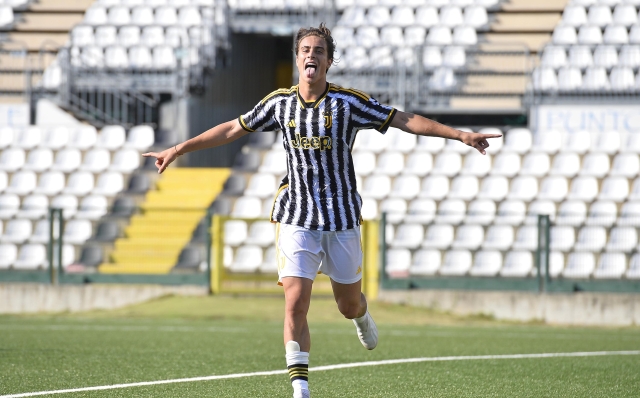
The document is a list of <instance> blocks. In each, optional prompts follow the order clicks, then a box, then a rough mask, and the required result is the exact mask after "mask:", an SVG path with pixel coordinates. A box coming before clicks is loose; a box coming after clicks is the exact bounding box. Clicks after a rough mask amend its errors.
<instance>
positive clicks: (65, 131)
mask: <svg viewBox="0 0 640 398" xmlns="http://www.w3.org/2000/svg"><path fill="white" fill-rule="evenodd" d="M2 134H4V133H2ZM70 139H71V130H70V129H69V128H68V127H65V126H58V127H54V128H52V129H49V130H47V131H46V132H45V133H44V134H43V137H42V142H41V143H40V146H41V147H42V148H49V149H52V150H60V149H62V148H64V147H65V146H66V145H67V144H68V143H69V140H70ZM0 147H1V145H0Z"/></svg>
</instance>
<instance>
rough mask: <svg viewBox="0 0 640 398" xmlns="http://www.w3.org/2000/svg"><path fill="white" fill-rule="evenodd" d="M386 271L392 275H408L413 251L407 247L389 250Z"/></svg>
mask: <svg viewBox="0 0 640 398" xmlns="http://www.w3.org/2000/svg"><path fill="white" fill-rule="evenodd" d="M386 254H387V258H386V267H385V271H386V273H387V275H388V276H390V277H392V278H393V277H406V276H407V275H408V273H409V267H410V266H411V252H410V251H409V250H407V249H395V248H394V249H389V250H387V253H386Z"/></svg>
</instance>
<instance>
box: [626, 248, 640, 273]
mask: <svg viewBox="0 0 640 398" xmlns="http://www.w3.org/2000/svg"><path fill="white" fill-rule="evenodd" d="M624 276H625V277H626V278H627V279H640V253H636V254H634V255H633V256H632V257H631V261H629V269H627V272H625V273H624Z"/></svg>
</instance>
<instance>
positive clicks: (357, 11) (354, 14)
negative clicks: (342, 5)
mask: <svg viewBox="0 0 640 398" xmlns="http://www.w3.org/2000/svg"><path fill="white" fill-rule="evenodd" d="M365 23H366V18H365V13H364V9H363V8H360V7H349V8H347V9H346V10H345V11H344V12H343V13H342V16H341V17H340V20H339V21H338V25H339V26H348V27H352V28H357V27H359V26H362V25H364V24H365Z"/></svg>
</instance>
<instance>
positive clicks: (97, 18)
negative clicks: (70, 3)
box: [83, 7, 107, 25]
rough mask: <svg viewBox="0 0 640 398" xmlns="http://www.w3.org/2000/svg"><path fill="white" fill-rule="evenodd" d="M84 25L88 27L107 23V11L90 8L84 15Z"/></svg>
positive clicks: (100, 8)
mask: <svg viewBox="0 0 640 398" xmlns="http://www.w3.org/2000/svg"><path fill="white" fill-rule="evenodd" d="M83 22H84V23H86V24H88V25H105V24H106V23H107V9H106V8H104V7H91V8H89V9H87V11H86V12H85V13H84V21H83Z"/></svg>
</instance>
